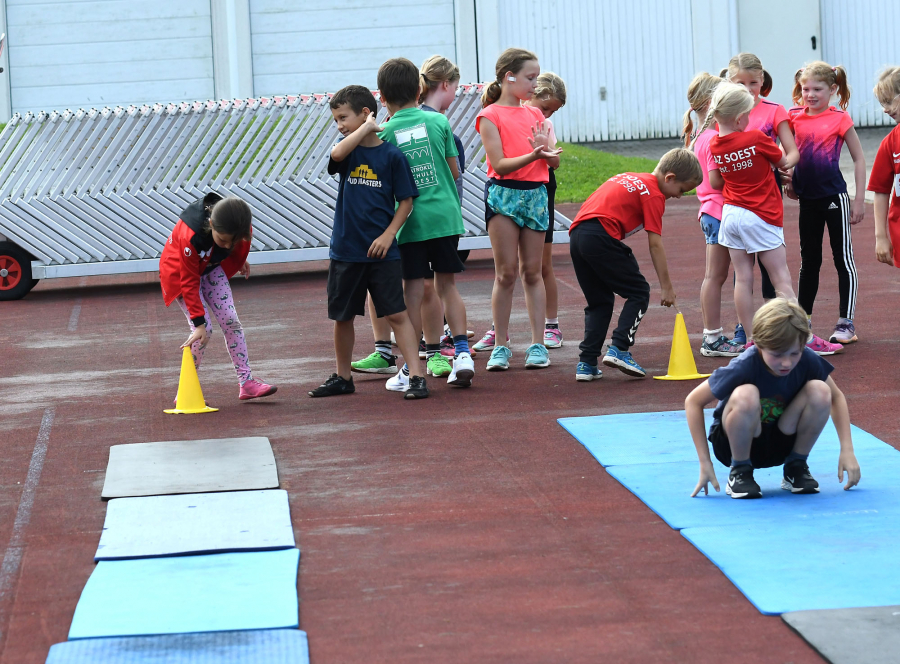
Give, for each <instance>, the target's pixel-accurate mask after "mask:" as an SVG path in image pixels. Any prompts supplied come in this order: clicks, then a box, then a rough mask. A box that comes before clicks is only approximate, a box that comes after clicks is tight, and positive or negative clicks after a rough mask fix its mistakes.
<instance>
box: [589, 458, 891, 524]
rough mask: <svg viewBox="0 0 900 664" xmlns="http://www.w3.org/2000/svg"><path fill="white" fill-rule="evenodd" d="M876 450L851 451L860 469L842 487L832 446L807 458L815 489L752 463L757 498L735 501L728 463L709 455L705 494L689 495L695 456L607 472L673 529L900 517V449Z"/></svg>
mask: <svg viewBox="0 0 900 664" xmlns="http://www.w3.org/2000/svg"><path fill="white" fill-rule="evenodd" d="M881 447H882V449H881V450H874V449H872V448H871V447H863V448H862V449H857V450H856V459H857V461H859V466H860V469H861V471H862V480H861V481H860V483H859V485H857V486H855V487H853V488H852V489H850V490H849V491H844V484H845V483H846V475H845V476H844V482H841V483H839V482H838V480H837V464H838V453H837V450H828V449H824V448H823V449H819V447H818V446H816V447H815V448H814V449H813V453H812V454H811V455H810V457H809V467H810V472H812V475H813V477H815V478H816V480H818V482H819V493H817V494H809V495H794V494H792V493H791V492H790V491H784V490H782V488H781V475H782V467H781V466H778V467H777V468H756V469H754V471H753V477H754V479H756V482H757V484H759V486H760V488H761V489H762V491H763V498H762V499H761V500H734V499H733V498H731V497H730V496H728V495H727V494H726V493H725V484H726V483H727V481H728V468H726V467H725V466H723V465H721V464H720V463H719V462H718V461H716V460H713V467H714V468H715V470H716V478H717V479H718V480H719V487H720V489H721V492H719V493H716V491H715V490H714V489H713V487H712V485H710V487H709V495H705V494H703V493H702V492H701V493H700V494H699V495H698V496H697V497H696V498H691V497H690V495H691V492H692V491H693V490H694V487H695V486H696V485H697V476H698V474H699V470H700V467H699V464H698V463H697V460H696V459H695V460H694V461H683V462H678V463H645V464H641V465H637V464H635V465H628V466H610V467H609V468H607V469H606V470H607V472H608V473H609V474H610V475H612V476H613V477H615V478H616V479H617V480H619V482H621V483H622V484H623V485H624V486H625V488H627V489H628V490H629V491H631V492H632V493H633V494H634V495H636V496H637V497H638V498H640V499H641V500H642V501H643V502H644V504H646V505H647V507H649V508H650V509H652V510H653V511H654V512H656V513H657V514H658V515H659V516H660V517H662V519H663V521H665V522H666V523H667V524H669V525H670V526H671V527H672V528H675V529H676V530H681V529H682V528H690V527H692V526H717V525H727V524H729V523H734V524H744V523H748V522H756V521H763V522H766V523H770V522H772V521H773V520H775V519H777V520H779V521H782V522H785V523H790V522H792V521H795V520H798V519H805V520H814V519H817V518H819V517H822V516H836V515H842V514H843V515H847V516H848V517H852V515H854V514H879V513H880V514H893V515H895V516H896V517H897V518H898V519H900V488H898V482H900V452H898V451H897V450H895V449H893V448H891V447H890V446H888V445H885V444H884V443H881Z"/></svg>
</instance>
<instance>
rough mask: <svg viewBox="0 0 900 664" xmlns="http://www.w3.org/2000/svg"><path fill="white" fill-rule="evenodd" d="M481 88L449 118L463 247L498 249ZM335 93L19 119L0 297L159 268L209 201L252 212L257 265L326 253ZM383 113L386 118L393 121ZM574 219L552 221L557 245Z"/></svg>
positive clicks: (6, 178) (0, 245) (2, 210)
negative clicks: (488, 209) (173, 235)
mask: <svg viewBox="0 0 900 664" xmlns="http://www.w3.org/2000/svg"><path fill="white" fill-rule="evenodd" d="M481 87H482V86H480V85H464V86H460V88H459V93H458V95H457V98H456V101H455V102H454V104H453V105H452V106H451V107H450V109H449V110H448V111H447V117H448V118H449V120H450V124H451V125H452V127H453V129H454V132H455V133H456V134H457V135H458V136H459V137H460V139H461V140H462V143H463V145H464V146H465V150H466V168H465V172H464V174H463V177H464V195H463V222H464V225H465V229H466V233H465V235H464V236H463V237H461V238H460V242H459V247H460V249H479V248H486V247H490V240H489V238H488V236H487V229H486V224H485V221H484V203H483V197H484V184H485V182H486V180H487V175H486V170H485V169H486V167H485V164H484V148H483V146H482V145H481V137H480V136H479V134H478V133H477V132H476V131H475V116H476V115H477V114H478V111H479V110H480V108H481V104H480V95H481ZM329 99H330V95H328V94H311V95H285V96H273V97H262V98H259V99H233V100H222V101H207V102H199V101H196V102H192V103H191V102H182V103H170V104H153V105H149V104H148V105H143V106H129V107H128V108H123V107H116V108H103V109H102V110H96V109H90V110H83V109H82V110H77V111H70V110H66V111H62V112H56V111H53V112H49V113H48V112H39V113H26V114H25V115H24V116H23V115H20V114H16V115H14V116H13V118H12V119H11V120H10V122H9V124H7V126H6V128H5V129H4V130H3V133H2V134H0V300H11V299H18V298H21V297H23V296H24V295H25V294H26V293H28V292H29V291H30V290H31V289H32V288H33V287H34V285H35V284H36V283H37V282H38V280H40V279H53V278H57V277H74V276H89V275H103V274H123V273H130V272H152V271H155V270H157V269H158V267H159V256H160V252H161V251H162V248H163V245H164V244H165V242H166V239H167V238H168V236H169V233H170V232H171V230H172V228H173V227H174V225H175V223H176V222H177V220H178V217H179V214H180V213H181V211H182V210H183V209H184V208H185V207H186V206H187V205H188V204H189V203H190V202H191V201H193V200H195V199H196V198H198V197H200V196H202V195H204V194H205V193H207V192H210V191H215V192H217V193H219V194H221V195H223V196H228V195H232V196H239V197H241V198H243V199H244V200H246V201H247V202H248V203H249V204H250V206H251V207H252V208H253V217H254V219H253V243H252V250H251V254H250V258H249V260H250V261H251V262H252V263H253V264H256V265H259V264H265V263H284V262H291V261H307V260H321V259H325V258H328V244H329V241H330V238H331V230H332V220H333V215H334V204H335V199H336V197H337V191H338V182H337V180H336V179H334V178H333V177H331V176H329V175H328V174H327V171H326V168H327V165H328V156H329V153H330V150H331V147H332V146H333V145H334V143H335V142H336V140H337V137H338V132H337V129H336V127H335V124H334V122H333V119H332V116H331V111H330V107H329V105H328V101H329ZM384 115H385V111H384V109H382V110H381V112H380V117H382V118H383V117H384ZM569 224H570V221H569V220H568V219H566V218H565V217H563V216H562V215H560V214H558V213H557V215H556V227H555V231H556V232H555V234H554V241H556V242H568V234H567V232H566V229H567V228H568V226H569Z"/></svg>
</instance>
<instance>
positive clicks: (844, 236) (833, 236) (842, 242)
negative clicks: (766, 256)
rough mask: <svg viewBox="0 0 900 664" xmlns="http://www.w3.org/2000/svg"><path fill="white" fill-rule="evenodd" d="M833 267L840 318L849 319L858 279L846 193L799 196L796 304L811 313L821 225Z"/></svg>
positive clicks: (820, 245) (818, 264) (816, 275)
mask: <svg viewBox="0 0 900 664" xmlns="http://www.w3.org/2000/svg"><path fill="white" fill-rule="evenodd" d="M826 226H827V227H828V239H829V242H830V243H831V254H832V256H833V258H834V267H835V269H836V270H837V273H838V291H839V294H840V311H839V314H838V315H839V316H840V317H841V318H849V319H850V320H853V316H854V314H855V310H856V294H857V290H858V287H859V280H858V278H857V275H856V262H855V261H854V259H853V241H852V239H851V237H850V197H849V196H848V195H847V194H846V193H844V194H835V195H833V196H827V197H825V198H814V199H800V259H801V261H800V285H799V287H798V289H797V299H798V300H799V302H800V306H801V307H803V308H804V309H805V310H806V313H807V314H808V315H812V312H813V303H814V302H815V301H816V293H818V291H819V268H820V267H821V266H822V240H823V236H824V233H825V227H826Z"/></svg>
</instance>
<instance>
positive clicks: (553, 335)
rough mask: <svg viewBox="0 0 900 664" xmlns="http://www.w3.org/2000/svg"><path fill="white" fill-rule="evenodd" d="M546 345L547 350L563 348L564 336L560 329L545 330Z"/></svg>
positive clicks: (550, 328) (549, 328)
mask: <svg viewBox="0 0 900 664" xmlns="http://www.w3.org/2000/svg"><path fill="white" fill-rule="evenodd" d="M544 345H545V346H546V347H547V348H562V345H563V335H562V332H560V331H559V328H558V327H548V328H546V329H545V330H544Z"/></svg>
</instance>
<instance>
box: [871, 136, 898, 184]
mask: <svg viewBox="0 0 900 664" xmlns="http://www.w3.org/2000/svg"><path fill="white" fill-rule="evenodd" d="M892 134H893V132H892V133H891V134H888V135H887V136H885V137H884V140H882V141H881V145H880V146H878V152H877V153H875V163H874V164H872V174H871V175H870V176H869V186H868V187H867V188H868V190H869V191H872V192H875V193H876V194H889V193H891V190H892V189H893V187H894V164H893V157H892V153H891V148H892V147H893V146H892V145H891V137H892Z"/></svg>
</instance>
